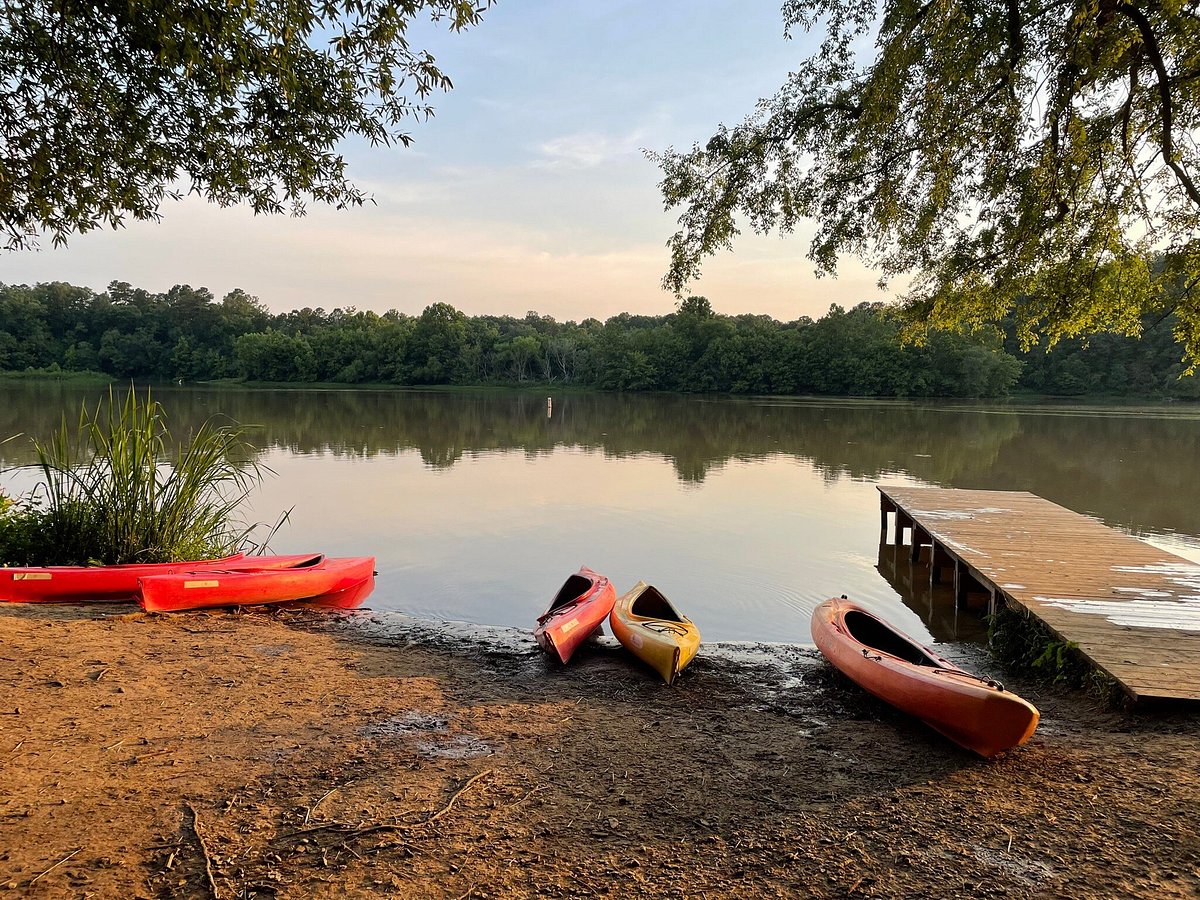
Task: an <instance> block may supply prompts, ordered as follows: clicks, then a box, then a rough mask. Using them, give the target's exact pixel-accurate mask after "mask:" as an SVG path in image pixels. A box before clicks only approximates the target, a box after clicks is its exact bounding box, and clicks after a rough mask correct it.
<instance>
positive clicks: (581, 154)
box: [529, 129, 646, 170]
mask: <svg viewBox="0 0 1200 900" xmlns="http://www.w3.org/2000/svg"><path fill="white" fill-rule="evenodd" d="M645 139H646V132H645V131H644V130H643V129H638V130H636V131H633V132H631V133H630V134H627V135H624V136H614V135H608V134H602V133H600V132H597V131H582V132H576V133H575V134H566V135H562V136H561V137H556V138H552V139H550V140H548V141H545V142H543V143H541V144H539V145H538V148H537V151H538V153H539V154H540V157H538V158H536V159H534V160H532V161H531V162H530V164H529V165H530V167H531V168H543V169H566V170H569V169H592V168H595V167H597V166H601V165H604V164H605V163H608V162H611V161H612V160H614V159H618V158H621V157H627V156H634V155H637V154H638V153H639V152H640V148H641V146H642V145H643V144H644V143H645Z"/></svg>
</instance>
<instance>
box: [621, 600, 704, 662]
mask: <svg viewBox="0 0 1200 900" xmlns="http://www.w3.org/2000/svg"><path fill="white" fill-rule="evenodd" d="M608 622H609V624H610V625H611V626H612V630H613V634H615V635H616V636H617V640H619V641H620V642H621V643H622V644H624V645H625V648H626V649H627V650H628V651H629V652H630V653H632V654H633V655H634V656H636V657H637V658H638V659H640V660H642V662H644V663H646V664H647V665H649V666H650V667H651V668H652V669H654V670H655V671H656V672H658V674H660V675H661V676H662V677H663V678H665V679H666V682H667V684H670V683H671V682H673V681H674V680H675V676H676V675H678V674H679V673H680V671H682V670H683V667H684V666H686V665H687V664H688V663H690V662H691V661H692V658H693V657H694V656H695V655H696V651H697V650H699V649H700V629H699V628H697V627H696V626H695V625H694V624H693V623H692V620H691V619H689V618H688V617H687V616H685V615H683V614H682V613H680V612H679V611H678V610H677V609H675V607H674V606H672V605H671V601H670V600H668V599H667V598H666V597H664V596H663V595H662V594H661V593H659V591H658V589H657V588H653V587H651V586H650V585H648V584H646V582H644V581H639V582H638V583H637V584H635V585H634V586H633V589H632V590H631V591H629V592H628V593H626V594H625V595H624V596H622V597H620V598H619V599H618V600H617V603H616V605H615V606H614V607H613V611H612V613H611V614H610V615H609V617H608Z"/></svg>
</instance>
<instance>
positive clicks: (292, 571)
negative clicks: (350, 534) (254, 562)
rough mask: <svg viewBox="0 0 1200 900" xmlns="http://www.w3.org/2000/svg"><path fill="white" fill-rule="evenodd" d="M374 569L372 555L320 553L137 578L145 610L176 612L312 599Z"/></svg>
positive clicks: (357, 583) (353, 585)
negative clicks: (292, 561) (289, 563)
mask: <svg viewBox="0 0 1200 900" xmlns="http://www.w3.org/2000/svg"><path fill="white" fill-rule="evenodd" d="M374 571H375V557H373V556H363V557H349V558H343V559H329V558H321V559H320V560H319V561H318V562H316V563H315V564H312V565H309V566H305V567H299V568H288V569H271V570H262V571H238V570H236V569H229V570H224V571H212V570H206V571H200V572H188V573H185V574H175V575H154V576H150V577H148V578H141V579H139V582H138V584H139V592H138V602H139V603H140V604H141V605H142V608H143V609H145V610H146V611H147V612H176V611H181V610H189V609H208V608H213V607H220V606H257V605H260V604H267V603H286V602H289V601H293V600H310V599H313V598H316V597H322V596H324V595H329V594H337V593H340V592H346V591H350V590H351V589H353V588H357V587H359V586H360V585H362V584H363V583H364V582H365V581H367V579H369V578H371V577H372V575H373V573H374ZM344 596H345V595H344ZM364 596H365V595H364Z"/></svg>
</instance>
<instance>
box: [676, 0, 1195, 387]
mask: <svg viewBox="0 0 1200 900" xmlns="http://www.w3.org/2000/svg"><path fill="white" fill-rule="evenodd" d="M784 17H785V24H786V28H787V29H788V30H789V32H790V31H797V30H805V31H807V30H821V31H823V32H824V35H825V37H824V39H823V41H822V42H821V44H820V47H819V49H818V50H817V51H816V52H815V53H814V55H812V56H811V57H809V58H808V59H806V60H804V61H803V62H802V63H801V64H800V65H799V66H798V68H797V69H796V70H795V72H794V73H793V74H791V75H790V76H789V77H788V80H787V82H786V83H785V84H784V85H783V87H782V88H781V89H780V91H779V92H778V93H777V94H776V95H775V96H774V97H773V98H771V99H769V100H765V101H762V102H761V103H760V104H759V107H758V109H757V111H756V112H755V113H754V114H753V115H752V116H750V117H749V118H748V119H747V120H746V121H744V122H743V123H742V124H740V125H737V126H734V127H725V126H722V127H720V128H719V129H718V130H717V132H716V133H715V134H714V135H713V136H712V138H711V139H710V140H709V141H708V142H707V143H706V144H704V145H699V144H697V145H696V146H694V147H693V148H692V149H691V150H688V151H684V152H677V151H675V150H673V149H668V150H667V151H666V152H665V153H663V154H661V155H654V158H655V159H657V161H658V162H659V163H660V164H661V166H662V169H663V172H664V180H663V182H662V190H663V195H664V198H665V200H666V204H667V206H668V208H672V207H681V208H682V209H681V215H680V219H679V222H680V230H679V231H678V232H677V233H676V234H675V236H674V237H673V238H672V240H671V265H670V269H669V272H668V274H667V276H666V278H665V284H666V285H667V286H668V287H670V288H673V289H674V290H676V291H677V292H679V291H682V290H683V289H684V287H685V286H686V284H687V283H688V282H689V281H690V280H691V279H692V278H694V277H696V276H697V274H698V273H699V269H700V265H701V263H702V261H703V259H704V258H705V257H707V256H708V255H710V254H711V253H713V252H714V251H716V250H718V249H721V248H726V247H729V246H731V243H732V241H733V239H734V237H735V236H736V235H737V234H738V230H739V227H740V226H741V225H743V224H747V223H748V225H749V227H751V228H752V229H754V230H756V231H759V232H767V231H770V230H773V229H778V230H780V231H782V232H785V233H786V232H791V231H792V230H793V229H795V228H796V227H797V226H798V225H800V224H801V221H802V220H812V221H813V222H815V224H816V234H815V236H814V237H813V239H812V242H811V244H810V245H809V247H808V255H809V257H810V258H811V259H812V260H813V261H814V262H815V264H816V266H817V269H818V271H819V272H821V273H826V274H828V273H832V272H833V271H834V269H835V266H836V263H837V260H838V258H839V257H840V256H842V255H845V254H850V255H856V256H859V257H861V258H863V259H864V260H865V261H867V262H868V263H869V264H870V265H872V266H875V267H877V268H878V269H879V270H880V271H881V272H882V273H883V279H884V280H885V281H886V280H888V279H891V278H893V277H895V276H899V275H911V276H913V281H912V287H911V290H910V291H909V293H908V294H907V296H906V297H905V303H904V304H903V306H904V309H905V311H906V312H907V314H908V319H909V321H910V323H911V326H910V334H911V335H916V336H918V337H919V336H922V335H923V334H924V332H925V329H926V327H927V326H930V325H932V326H939V327H952V328H958V329H962V330H966V331H970V330H972V329H975V328H977V327H978V326H980V325H981V324H982V323H996V322H999V321H1001V320H1003V319H1005V318H1007V319H1008V320H1009V321H1010V323H1011V325H1012V327H1013V328H1014V329H1015V332H1016V335H1017V337H1018V339H1019V340H1020V341H1021V344H1022V346H1024V347H1029V346H1032V345H1033V344H1035V343H1036V342H1037V341H1038V340H1039V338H1040V337H1043V336H1044V338H1045V339H1046V340H1047V341H1049V342H1050V343H1051V344H1053V343H1054V342H1056V341H1058V340H1061V339H1064V338H1070V337H1077V336H1081V335H1086V334H1091V333H1097V332H1101V331H1112V332H1117V333H1121V334H1126V335H1136V334H1139V333H1140V331H1141V328H1142V324H1143V321H1144V320H1145V317H1146V315H1147V314H1157V315H1162V314H1163V313H1166V312H1171V311H1174V313H1175V318H1174V320H1173V321H1174V327H1175V332H1176V336H1177V337H1178V339H1179V340H1180V343H1181V345H1182V351H1183V352H1182V353H1181V356H1184V355H1186V358H1187V359H1188V360H1190V361H1191V362H1192V363H1193V364H1194V363H1196V362H1198V361H1200V184H1198V182H1200V146H1198V144H1197V129H1200V12H1198V8H1197V5H1196V3H1194V2H1184V3H1177V2H1170V3H1157V2H1149V0H1131V2H1123V0H1067V2H1063V3H1049V4H1047V3H1042V2H1034V0H1004V2H999V0H986V2H983V3H975V2H971V3H967V2H961V0H947V2H934V0H885V2H883V3H882V4H876V3H874V2H863V0H787V2H785V4H784ZM872 40H873V41H874V52H873V53H870V54H867V55H864V53H863V49H864V48H865V47H867V46H868V42H869V41H872ZM868 57H869V58H868Z"/></svg>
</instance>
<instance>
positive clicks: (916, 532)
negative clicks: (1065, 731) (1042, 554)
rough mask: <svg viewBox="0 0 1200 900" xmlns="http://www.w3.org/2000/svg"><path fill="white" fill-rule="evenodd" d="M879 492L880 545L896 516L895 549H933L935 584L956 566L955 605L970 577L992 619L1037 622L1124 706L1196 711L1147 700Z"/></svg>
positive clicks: (1178, 702)
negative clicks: (944, 568)
mask: <svg viewBox="0 0 1200 900" xmlns="http://www.w3.org/2000/svg"><path fill="white" fill-rule="evenodd" d="M876 488H877V489H878V491H879V496H880V541H881V542H883V543H886V540H887V535H888V514H889V513H890V514H892V515H893V516H894V520H893V527H892V543H893V545H894V546H896V547H903V546H910V547H911V550H910V559H911V560H912V561H913V562H915V561H916V560H917V559H918V558H919V555H920V550H921V548H922V547H929V548H930V554H929V560H930V561H929V570H930V573H929V574H930V583H931V584H934V583H938V582H939V581H940V569H941V564H940V563H939V560H941V561H944V562H948V563H949V565H951V566H953V568H954V597H955V602H956V603H958V604H960V606H961V605H962V604H963V603H964V601H965V596H966V593H967V589H968V587H969V583H968V582H967V581H966V579H967V578H968V577H969V578H970V579H971V580H973V581H975V582H976V583H977V584H978V585H979V586H980V587H982V588H983V590H984V591H986V592H987V593H988V594H989V600H988V616H989V618H990V617H992V616H994V615H995V613H996V610H997V608H998V604H1000V603H1003V604H1004V606H1005V607H1006V608H1008V609H1010V610H1012V611H1014V612H1016V613H1018V614H1020V615H1024V616H1028V617H1029V618H1031V619H1032V620H1034V621H1036V622H1037V623H1038V625H1039V626H1040V627H1042V628H1044V629H1045V630H1046V631H1047V632H1049V633H1050V634H1051V635H1053V636H1054V638H1056V639H1057V640H1059V641H1061V642H1062V643H1063V644H1065V645H1067V646H1070V647H1072V648H1073V649H1075V650H1076V651H1077V652H1078V653H1079V654H1080V656H1082V657H1083V658H1084V659H1085V660H1087V663H1088V664H1089V665H1090V666H1092V667H1093V668H1094V669H1095V671H1096V672H1098V673H1101V674H1102V675H1103V677H1104V678H1106V679H1108V680H1110V681H1111V682H1112V685H1113V687H1114V695H1119V696H1121V697H1123V699H1124V705H1125V706H1126V707H1127V708H1133V707H1136V708H1137V709H1138V710H1140V711H1148V710H1149V709H1151V708H1153V709H1169V708H1176V707H1181V706H1186V707H1188V708H1194V706H1195V704H1196V703H1197V702H1200V701H1198V699H1197V698H1191V697H1169V696H1147V695H1143V694H1141V693H1139V692H1138V690H1137V689H1136V688H1135V687H1133V686H1131V685H1129V684H1127V683H1126V682H1125V681H1124V680H1122V679H1121V678H1120V677H1119V676H1118V675H1117V674H1116V673H1114V672H1112V671H1110V670H1109V669H1108V668H1106V667H1105V666H1104V664H1103V663H1102V662H1101V661H1099V660H1097V659H1095V658H1094V657H1093V656H1091V655H1090V654H1089V653H1088V652H1087V650H1086V649H1085V648H1084V647H1082V646H1081V645H1080V643H1079V642H1078V641H1074V640H1072V639H1071V638H1070V637H1069V636H1067V635H1065V634H1063V633H1062V632H1061V631H1060V630H1059V629H1057V628H1055V627H1054V626H1053V625H1051V624H1050V623H1049V622H1047V621H1046V620H1045V619H1044V618H1042V617H1041V616H1039V615H1038V613H1037V611H1036V610H1034V609H1032V608H1031V607H1029V606H1027V605H1026V604H1024V603H1022V602H1021V601H1020V599H1019V598H1017V597H1014V596H1013V595H1012V594H1011V593H1009V592H1008V591H1007V590H1005V589H1004V588H1003V587H1001V586H1000V585H999V584H997V583H996V582H995V581H994V580H993V579H992V578H991V577H990V576H988V575H986V574H984V573H983V572H981V571H980V570H979V569H978V568H977V567H976V566H973V565H971V563H970V561H969V560H967V559H965V558H964V557H963V556H962V555H961V554H960V553H958V552H957V551H956V550H955V548H953V547H950V546H948V545H946V544H939V542H938V541H937V540H936V539H935V538H934V537H933V536H932V534H931V533H930V532H929V530H928V529H927V528H923V527H922V526H921V524H920V521H919V519H918V518H917V517H916V516H914V514H913V513H912V512H910V511H909V510H908V509H906V508H905V507H904V505H903V504H902V503H901V502H899V501H898V500H897V499H896V498H895V497H893V496H891V495H890V494H888V492H887V486H886V485H876ZM906 530H907V531H909V532H910V534H911V539H910V541H911V543H910V544H905V542H904V532H905V531H906ZM922 535H923V536H924V540H922V538H921V536H922ZM989 632H990V628H989ZM989 643H990V639H989Z"/></svg>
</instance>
